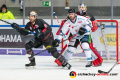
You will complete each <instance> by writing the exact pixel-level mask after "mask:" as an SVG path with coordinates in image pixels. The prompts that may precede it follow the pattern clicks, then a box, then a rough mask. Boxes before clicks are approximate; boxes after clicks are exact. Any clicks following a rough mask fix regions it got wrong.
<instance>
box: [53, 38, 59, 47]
mask: <svg viewBox="0 0 120 80" xmlns="http://www.w3.org/2000/svg"><path fill="white" fill-rule="evenodd" d="M59 43H60V41H59V40H58V39H55V40H54V41H53V43H52V46H53V47H58V46H59Z"/></svg>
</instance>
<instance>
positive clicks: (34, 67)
mask: <svg viewBox="0 0 120 80" xmlns="http://www.w3.org/2000/svg"><path fill="white" fill-rule="evenodd" d="M25 68H26V69H36V66H29V67H27V66H25Z"/></svg>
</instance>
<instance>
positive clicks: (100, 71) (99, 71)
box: [98, 70, 108, 74]
mask: <svg viewBox="0 0 120 80" xmlns="http://www.w3.org/2000/svg"><path fill="white" fill-rule="evenodd" d="M98 73H105V74H108V72H105V71H102V70H98Z"/></svg>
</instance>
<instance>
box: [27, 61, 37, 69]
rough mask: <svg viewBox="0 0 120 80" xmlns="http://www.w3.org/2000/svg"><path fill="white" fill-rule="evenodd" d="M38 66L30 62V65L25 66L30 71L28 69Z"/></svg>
mask: <svg viewBox="0 0 120 80" xmlns="http://www.w3.org/2000/svg"><path fill="white" fill-rule="evenodd" d="M35 66H36V63H35V62H30V63H29V64H25V68H26V69H28V68H35Z"/></svg>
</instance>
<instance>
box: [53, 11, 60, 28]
mask: <svg viewBox="0 0 120 80" xmlns="http://www.w3.org/2000/svg"><path fill="white" fill-rule="evenodd" d="M53 14H54V16H55V18H56V19H57V22H58V24H59V26H60V23H59V21H58V18H57V16H56V13H55V12H53Z"/></svg>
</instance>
